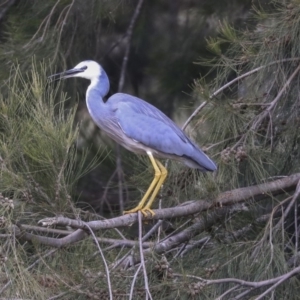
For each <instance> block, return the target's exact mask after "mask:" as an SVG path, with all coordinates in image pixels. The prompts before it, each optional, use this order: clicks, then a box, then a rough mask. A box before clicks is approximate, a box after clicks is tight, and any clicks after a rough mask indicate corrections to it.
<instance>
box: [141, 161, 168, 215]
mask: <svg viewBox="0 0 300 300" xmlns="http://www.w3.org/2000/svg"><path fill="white" fill-rule="evenodd" d="M156 162H157V164H158V165H159V167H160V171H161V176H160V179H159V181H158V183H157V185H156V187H155V189H154V191H153V193H152V195H151V197H150V199H149V201H148V202H147V204H146V206H145V207H144V210H146V211H149V212H150V213H151V214H152V216H153V215H154V212H153V211H152V210H151V205H152V203H153V202H154V200H155V197H156V195H157V194H158V192H159V190H160V188H161V186H162V185H163V184H164V181H165V180H166V178H167V175H168V170H167V169H166V168H165V167H164V166H163V165H162V163H161V162H160V161H158V160H156Z"/></svg>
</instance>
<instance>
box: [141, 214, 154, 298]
mask: <svg viewBox="0 0 300 300" xmlns="http://www.w3.org/2000/svg"><path fill="white" fill-rule="evenodd" d="M138 220H139V248H140V259H141V265H142V268H143V273H144V283H145V291H146V300H147V299H148V297H150V299H151V300H152V296H151V293H150V290H149V284H148V276H147V269H146V265H145V259H144V251H143V241H142V238H143V235H142V231H143V228H142V213H141V212H140V211H139V212H138Z"/></svg>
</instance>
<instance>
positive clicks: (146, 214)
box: [123, 206, 155, 218]
mask: <svg viewBox="0 0 300 300" xmlns="http://www.w3.org/2000/svg"><path fill="white" fill-rule="evenodd" d="M139 211H140V212H141V213H142V214H143V216H144V217H145V218H148V217H153V216H154V215H155V213H154V211H153V210H152V209H150V208H148V207H144V208H140V207H138V206H137V207H135V208H133V209H130V210H126V211H124V212H123V214H124V215H127V214H131V213H137V212H139ZM149 214H150V216H149Z"/></svg>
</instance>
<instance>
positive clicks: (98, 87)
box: [86, 69, 109, 100]
mask: <svg viewBox="0 0 300 300" xmlns="http://www.w3.org/2000/svg"><path fill="white" fill-rule="evenodd" d="M108 91H109V80H108V77H107V75H106V73H105V71H104V70H103V69H102V70H101V74H100V76H98V77H95V78H93V79H92V80H91V84H90V85H89V87H88V89H87V91H86V98H87V100H88V99H89V98H91V97H92V98H95V99H99V97H101V98H102V99H103V98H104V97H105V96H106V95H107V93H108ZM99 100H100V99H99Z"/></svg>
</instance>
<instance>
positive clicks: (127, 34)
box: [118, 0, 144, 92]
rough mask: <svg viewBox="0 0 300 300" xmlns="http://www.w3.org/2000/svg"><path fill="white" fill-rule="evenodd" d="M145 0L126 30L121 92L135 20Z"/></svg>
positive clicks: (139, 4) (139, 5)
mask: <svg viewBox="0 0 300 300" xmlns="http://www.w3.org/2000/svg"><path fill="white" fill-rule="evenodd" d="M143 2H144V0H139V2H138V4H137V6H136V8H135V10H134V13H133V16H132V18H131V21H130V24H129V26H128V28H127V31H126V37H127V43H126V49H125V54H124V57H123V61H122V67H121V75H120V80H119V85H118V91H119V92H121V91H122V90H123V86H124V81H125V73H126V68H127V63H128V57H129V53H130V47H131V39H132V33H133V27H134V25H135V22H136V20H137V18H138V16H139V14H140V12H141V8H142V5H143Z"/></svg>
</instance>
